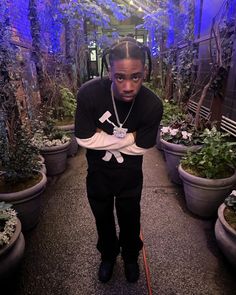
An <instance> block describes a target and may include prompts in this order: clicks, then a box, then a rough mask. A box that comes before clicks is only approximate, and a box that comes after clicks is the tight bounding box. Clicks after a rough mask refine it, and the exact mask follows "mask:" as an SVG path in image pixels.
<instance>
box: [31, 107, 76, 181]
mask: <svg viewBox="0 0 236 295" xmlns="http://www.w3.org/2000/svg"><path fill="white" fill-rule="evenodd" d="M52 112H53V111H52V110H48V109H42V110H41V112H40V115H39V120H35V122H34V123H33V130H34V136H33V138H32V144H33V145H34V146H35V147H37V148H38V149H39V151H40V154H41V155H42V156H43V158H44V160H45V166H46V171H47V175H49V176H54V175H57V174H60V173H62V172H63V171H64V170H65V169H66V163H67V151H68V148H69V145H70V140H71V139H70V137H69V136H68V134H67V133H66V131H63V130H60V129H58V128H57V127H56V126H55V120H54V119H53V117H52Z"/></svg>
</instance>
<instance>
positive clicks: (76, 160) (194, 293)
mask: <svg viewBox="0 0 236 295" xmlns="http://www.w3.org/2000/svg"><path fill="white" fill-rule="evenodd" d="M84 154H85V153H84V150H83V149H80V150H79V152H78V154H77V156H76V157H72V158H69V161H68V166H67V169H66V171H65V172H64V173H63V174H62V175H60V176H57V177H53V178H51V179H49V182H48V186H47V189H46V191H45V193H44V196H43V198H44V204H43V210H42V214H41V217H40V222H39V224H38V225H37V227H36V228H34V229H33V230H31V231H30V232H28V233H27V234H25V240H26V250H25V255H24V259H23V262H22V264H21V267H20V269H19V271H18V273H17V274H16V275H15V277H13V278H11V280H10V281H9V282H5V283H4V285H5V286H4V287H5V291H4V292H3V288H2V287H1V291H0V294H1V295H4V294H12V295H28V294H31V295H100V294H104V295H105V294H106V295H110V294H114V295H132V294H133V295H148V294H154V295H157V294H158V295H165V294H166V295H176V294H179V295H186V294H189V295H204V294H205V295H221V294H222V295H223V294H224V295H232V294H236V282H235V277H236V276H235V272H234V271H233V269H232V268H231V266H230V265H229V264H228V262H227V261H226V260H225V258H224V256H223V255H222V254H221V252H220V250H219V249H218V247H217V244H216V241H215V237H214V222H215V220H202V219H199V218H197V217H195V216H193V215H192V214H191V213H190V212H189V211H188V210H187V209H186V206H185V201H184V195H183V191H182V189H181V187H177V186H176V185H174V184H172V183H171V182H170V180H169V178H168V175H167V172H166V165H165V161H164V160H163V156H162V153H161V152H160V151H159V150H157V149H156V148H153V149H152V150H151V151H150V152H149V153H148V154H147V155H145V159H144V189H143V196H142V236H143V239H144V245H145V252H146V260H147V264H148V269H149V271H150V285H151V290H152V292H151V291H150V290H149V291H148V287H147V280H146V272H145V267H144V265H145V264H144V263H143V256H142V254H141V255H140V259H139V261H140V269H141V275H140V279H139V281H138V282H137V283H135V284H132V283H127V282H126V280H125V277H124V271H123V264H122V260H121V258H120V257H119V258H118V261H117V263H116V266H115V269H114V274H113V277H112V279H111V280H110V281H109V282H108V283H107V284H102V283H100V282H99V281H98V280H97V268H98V265H99V262H100V258H99V254H98V252H97V250H96V249H95V243H96V230H95V224H94V220H93V216H92V214H91V211H90V208H89V205H88V202H87V199H86V190H85V177H86V168H87V167H86V161H85V157H84Z"/></svg>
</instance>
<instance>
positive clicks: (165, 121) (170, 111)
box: [156, 99, 183, 150]
mask: <svg viewBox="0 0 236 295" xmlns="http://www.w3.org/2000/svg"><path fill="white" fill-rule="evenodd" d="M162 102H163V116H162V119H161V123H160V127H159V129H158V133H157V139H156V144H157V148H158V149H159V150H163V148H162V144H161V141H160V138H161V128H162V127H163V126H164V127H165V126H169V125H170V122H172V121H173V120H176V119H177V118H180V117H183V112H182V110H181V108H180V107H179V106H178V104H177V103H176V102H175V101H174V100H166V99H165V100H163V101H162Z"/></svg>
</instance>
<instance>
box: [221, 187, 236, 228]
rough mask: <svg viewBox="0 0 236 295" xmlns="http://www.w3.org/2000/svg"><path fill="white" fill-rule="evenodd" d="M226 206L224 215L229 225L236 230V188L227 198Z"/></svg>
mask: <svg viewBox="0 0 236 295" xmlns="http://www.w3.org/2000/svg"><path fill="white" fill-rule="evenodd" d="M224 204H225V206H226V209H225V212H224V217H225V219H226V221H227V222H228V223H229V225H230V226H231V227H232V228H233V229H234V230H236V190H233V191H232V192H231V193H230V194H229V196H228V197H227V198H226V199H225V201H224Z"/></svg>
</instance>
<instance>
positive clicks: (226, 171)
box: [178, 127, 236, 217]
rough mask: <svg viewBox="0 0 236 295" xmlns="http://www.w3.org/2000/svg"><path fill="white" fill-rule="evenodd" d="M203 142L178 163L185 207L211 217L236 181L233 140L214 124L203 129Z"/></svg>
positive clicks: (235, 159)
mask: <svg viewBox="0 0 236 295" xmlns="http://www.w3.org/2000/svg"><path fill="white" fill-rule="evenodd" d="M203 135H204V138H203V146H202V147H201V148H200V149H199V150H198V152H197V153H196V152H188V153H187V155H185V156H184V157H183V158H182V159H181V161H180V165H179V168H178V169H179V174H180V177H181V179H182V181H183V185H184V192H185V198H186V203H187V207H188V208H189V210H190V211H191V212H193V213H195V214H197V215H198V216H201V217H212V216H214V215H215V214H216V212H217V208H218V207H219V205H220V204H221V203H222V202H223V200H224V199H225V196H227V195H228V194H229V192H230V191H231V190H232V189H233V187H234V185H235V182H236V172H235V165H236V153H235V145H236V142H231V141H230V140H229V139H228V141H227V140H226V138H227V137H228V136H229V135H228V134H227V133H223V132H220V131H217V130H216V128H215V127H213V128H212V129H211V130H209V129H206V130H205V131H204V134H203Z"/></svg>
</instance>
